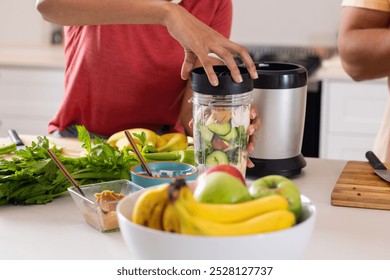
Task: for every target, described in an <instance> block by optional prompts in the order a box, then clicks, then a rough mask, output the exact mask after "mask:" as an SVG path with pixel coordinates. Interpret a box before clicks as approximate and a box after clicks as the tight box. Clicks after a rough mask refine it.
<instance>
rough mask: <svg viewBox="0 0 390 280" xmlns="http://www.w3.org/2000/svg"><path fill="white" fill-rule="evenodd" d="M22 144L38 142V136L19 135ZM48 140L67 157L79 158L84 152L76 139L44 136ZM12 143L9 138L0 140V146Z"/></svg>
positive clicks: (27, 144) (5, 156)
mask: <svg viewBox="0 0 390 280" xmlns="http://www.w3.org/2000/svg"><path fill="white" fill-rule="evenodd" d="M19 136H20V138H21V139H22V141H23V143H24V144H25V145H26V146H31V143H32V142H33V141H34V142H37V141H38V138H37V137H38V136H36V135H23V134H21V135H19ZM46 137H47V138H48V139H49V142H51V143H52V144H55V145H56V146H57V147H58V148H61V149H62V154H63V155H65V156H68V157H80V156H83V155H84V153H85V150H84V149H83V148H82V143H81V142H80V141H78V140H77V139H76V138H56V137H52V136H46ZM11 143H12V141H11V139H10V138H9V137H4V138H0V146H2V145H7V144H11ZM0 157H2V158H8V157H11V156H7V155H4V156H0Z"/></svg>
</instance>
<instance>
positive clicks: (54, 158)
mask: <svg viewBox="0 0 390 280" xmlns="http://www.w3.org/2000/svg"><path fill="white" fill-rule="evenodd" d="M47 152H48V153H49V155H50V157H51V158H52V160H53V161H54V162H55V163H56V165H57V166H58V168H59V169H61V171H62V172H63V173H64V175H65V176H66V178H68V180H69V181H70V182H71V183H72V185H73V186H74V187H75V188H76V189H77V190H78V191H79V192H80V194H81V195H82V196H84V197H85V199H86V200H88V201H89V202H91V203H92V204H94V202H93V201H92V200H90V199H89V198H87V197H86V196H85V194H84V192H83V191H82V190H81V188H80V185H79V183H77V181H76V180H75V179H74V178H73V177H72V175H71V174H70V173H69V171H68V170H67V169H66V167H65V165H63V164H62V162H61V161H60V159H59V158H58V157H57V155H56V154H55V153H54V152H53V150H52V149H47Z"/></svg>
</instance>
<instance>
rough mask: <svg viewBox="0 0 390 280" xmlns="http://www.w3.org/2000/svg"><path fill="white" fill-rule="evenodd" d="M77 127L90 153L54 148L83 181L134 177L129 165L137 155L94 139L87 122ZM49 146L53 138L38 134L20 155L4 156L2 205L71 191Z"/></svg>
mask: <svg viewBox="0 0 390 280" xmlns="http://www.w3.org/2000/svg"><path fill="white" fill-rule="evenodd" d="M77 130H78V133H79V137H78V138H79V141H81V142H82V143H83V148H85V149H86V151H87V154H86V156H84V157H80V158H69V157H65V156H63V155H62V154H61V152H60V150H58V149H57V148H56V147H51V148H52V150H53V151H54V152H55V153H56V155H57V156H58V157H59V159H60V160H61V162H62V163H63V164H64V165H65V167H66V168H67V169H68V170H69V172H70V173H71V174H72V176H73V177H74V178H75V179H76V180H77V181H78V182H79V184H80V185H86V184H91V183H96V182H102V181H111V180H117V179H130V173H129V169H130V167H131V166H133V165H134V164H137V163H138V161H137V160H136V159H135V157H134V156H132V155H130V154H129V153H128V151H127V150H123V151H119V150H118V149H116V148H114V147H112V146H110V145H109V144H107V143H106V142H105V141H104V140H102V139H100V138H97V137H96V138H95V139H94V140H93V141H92V140H91V139H90V136H89V133H88V131H87V130H86V129H85V128H84V127H83V126H78V127H77ZM48 148H49V140H48V139H47V138H46V137H37V142H33V143H32V145H31V146H30V147H26V150H19V151H16V152H15V153H16V155H17V157H15V158H12V159H10V160H6V159H0V205H6V204H16V205H18V204H45V203H48V202H51V201H52V200H53V199H54V198H55V197H58V196H61V195H62V194H64V193H67V188H68V187H70V186H71V184H70V183H69V181H68V179H67V178H66V177H65V175H64V174H63V173H62V171H61V170H59V169H58V168H57V166H56V165H55V163H54V162H53V161H52V160H51V158H50V156H49V154H48V153H47V149H48Z"/></svg>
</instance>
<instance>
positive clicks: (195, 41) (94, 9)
mask: <svg viewBox="0 0 390 280" xmlns="http://www.w3.org/2000/svg"><path fill="white" fill-rule="evenodd" d="M36 6H37V9H38V11H39V12H40V13H41V14H42V17H43V18H44V19H45V20H47V21H50V22H53V23H57V24H61V25H104V24H161V25H164V26H166V28H167V30H168V32H169V34H170V35H171V36H172V37H173V38H175V39H176V40H177V41H178V42H179V43H180V44H181V45H182V46H183V48H184V53H185V57H184V62H183V66H182V71H181V76H182V78H183V79H184V80H187V79H188V78H189V76H190V71H191V69H192V68H193V67H194V65H195V62H196V59H199V61H200V62H201V64H202V66H203V67H204V68H205V71H206V73H207V76H208V78H209V80H210V83H211V84H213V85H218V78H217V76H216V75H215V73H214V70H213V67H212V65H213V63H212V58H210V57H209V55H208V54H209V53H215V54H216V55H218V56H219V57H220V58H221V59H222V60H223V61H224V63H225V64H226V65H227V67H228V68H229V69H230V71H231V73H232V76H233V79H234V81H236V82H240V81H241V80H242V78H241V75H240V71H239V70H238V67H237V65H236V63H235V61H234V59H233V55H238V56H239V57H240V58H241V59H242V61H243V62H244V64H245V66H246V67H247V68H248V71H249V73H250V75H251V77H252V78H254V79H255V78H257V71H256V67H255V65H254V63H253V61H252V59H251V57H250V55H249V53H248V51H247V50H246V49H245V47H243V46H241V45H238V44H236V43H234V42H232V41H230V40H228V39H227V38H225V37H224V36H222V35H221V34H220V33H218V32H217V31H215V30H213V29H212V28H210V27H209V26H207V25H206V24H204V23H203V22H201V21H200V20H198V19H197V18H196V17H194V16H193V15H191V14H190V13H189V12H188V11H187V10H186V9H184V8H183V7H181V6H180V5H176V4H172V3H170V2H169V1H166V0H36Z"/></svg>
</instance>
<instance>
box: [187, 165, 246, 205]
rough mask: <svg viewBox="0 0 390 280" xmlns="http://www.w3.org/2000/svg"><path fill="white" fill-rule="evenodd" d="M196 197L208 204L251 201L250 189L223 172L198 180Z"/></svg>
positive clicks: (208, 174)
mask: <svg viewBox="0 0 390 280" xmlns="http://www.w3.org/2000/svg"><path fill="white" fill-rule="evenodd" d="M194 197H195V199H196V200H197V201H199V202H206V203H218V204H222V203H237V202H242V201H246V200H250V199H251V196H250V195H249V192H248V188H247V187H246V185H245V184H243V182H242V181H241V180H240V179H238V178H237V177H235V176H233V175H231V174H229V173H227V172H223V171H214V172H211V173H207V174H204V175H203V174H202V175H201V176H199V177H198V179H197V180H196V187H195V190H194Z"/></svg>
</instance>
